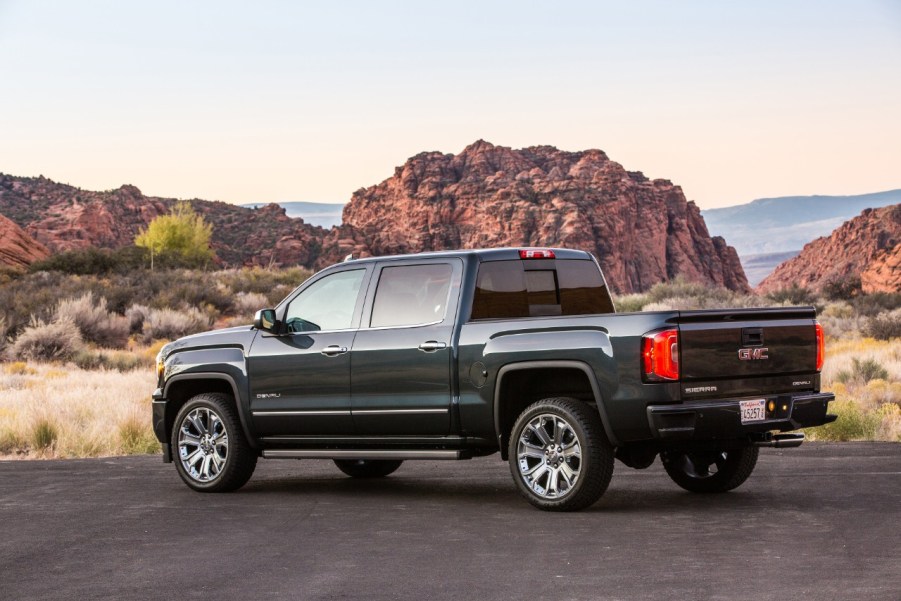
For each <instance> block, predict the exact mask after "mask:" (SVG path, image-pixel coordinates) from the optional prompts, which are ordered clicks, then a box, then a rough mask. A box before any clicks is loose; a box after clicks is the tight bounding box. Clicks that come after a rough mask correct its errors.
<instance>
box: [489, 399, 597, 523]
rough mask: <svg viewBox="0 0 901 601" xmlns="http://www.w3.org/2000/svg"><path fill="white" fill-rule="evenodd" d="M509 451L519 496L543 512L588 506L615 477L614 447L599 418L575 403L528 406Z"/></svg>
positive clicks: (554, 401)
mask: <svg viewBox="0 0 901 601" xmlns="http://www.w3.org/2000/svg"><path fill="white" fill-rule="evenodd" d="M552 447H553V448H552ZM507 452H508V462H509V463H510V472H511V474H512V475H513V481H514V482H516V487H517V488H518V489H519V492H520V493H521V494H522V495H523V496H524V497H525V498H526V499H527V500H528V501H529V503H531V504H532V505H534V506H535V507H537V508H539V509H543V510H545V511H577V510H579V509H583V508H585V507H588V506H589V505H592V504H593V503H594V502H595V501H597V500H598V499H600V498H601V495H603V494H604V491H605V490H607V486H608V485H609V484H610V478H611V477H612V476H613V447H611V446H610V443H609V442H608V440H607V435H606V434H605V433H604V425H603V424H602V423H601V418H600V416H599V415H598V413H597V411H596V410H594V409H593V408H591V407H589V406H588V405H586V404H585V403H582V402H580V401H577V400H576V399H571V398H566V397H558V398H549V399H543V400H540V401H538V402H537V403H534V404H532V405H529V406H528V407H526V409H525V411H523V412H522V413H521V414H520V416H519V418H518V419H517V420H516V423H515V424H514V425H513V430H512V432H511V434H510V443H509V445H508V447H507ZM536 474H538V475H537V476H536Z"/></svg>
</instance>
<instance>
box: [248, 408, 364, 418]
mask: <svg viewBox="0 0 901 601" xmlns="http://www.w3.org/2000/svg"><path fill="white" fill-rule="evenodd" d="M269 415H350V411H331V410H326V409H322V410H319V409H310V410H308V411H303V410H301V411H254V412H253V416H254V417H266V416H269Z"/></svg>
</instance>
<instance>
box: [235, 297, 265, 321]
mask: <svg viewBox="0 0 901 601" xmlns="http://www.w3.org/2000/svg"><path fill="white" fill-rule="evenodd" d="M233 305H234V309H235V313H236V314H237V316H238V317H245V316H252V315H253V314H254V313H256V312H257V311H259V310H260V309H265V308H267V307H269V299H268V298H266V295H265V294H262V293H260V292H239V293H237V294H236V295H235V299H234V303H233Z"/></svg>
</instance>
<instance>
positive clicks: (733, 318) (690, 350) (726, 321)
mask: <svg viewBox="0 0 901 601" xmlns="http://www.w3.org/2000/svg"><path fill="white" fill-rule="evenodd" d="M815 317H816V311H815V310H814V308H813V307H790V308H774V309H735V310H728V311H683V312H681V313H680V314H679V348H680V373H681V379H682V380H683V381H701V380H703V381H710V380H718V379H721V378H726V379H729V378H733V379H741V378H758V377H760V378H766V377H767V376H790V375H797V374H813V373H815V372H816V361H817V341H816V331H815V329H814V324H815ZM796 386H797V385H796Z"/></svg>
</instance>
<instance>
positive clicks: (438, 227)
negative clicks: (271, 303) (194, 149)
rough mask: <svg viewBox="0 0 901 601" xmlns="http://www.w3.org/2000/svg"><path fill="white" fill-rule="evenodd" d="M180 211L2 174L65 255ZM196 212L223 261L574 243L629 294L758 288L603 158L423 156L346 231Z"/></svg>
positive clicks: (220, 208)
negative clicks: (675, 281)
mask: <svg viewBox="0 0 901 601" xmlns="http://www.w3.org/2000/svg"><path fill="white" fill-rule="evenodd" d="M174 202H175V201H174V199H169V198H157V197H148V196H144V195H143V194H141V192H140V191H139V190H138V189H137V188H135V187H134V186H122V187H121V188H118V189H116V190H110V191H107V192H90V191H86V190H81V189H79V188H74V187H72V186H67V185H64V184H58V183H55V182H52V181H50V180H48V179H45V178H43V177H39V178H21V177H12V176H5V175H2V174H0V214H3V215H6V216H7V217H9V218H10V219H12V220H13V221H15V222H16V223H17V224H18V225H20V226H21V227H23V228H24V229H25V230H26V231H27V232H28V233H29V234H31V235H32V236H33V237H34V238H35V239H36V240H38V241H39V242H41V243H43V244H45V245H46V246H47V247H49V248H50V249H51V250H52V251H57V252H58V251H63V250H68V249H73V248H83V247H87V246H98V247H105V248H116V247H121V246H125V245H127V244H130V243H131V242H132V241H133V239H134V236H135V234H136V233H137V232H138V231H139V230H140V229H141V228H142V227H144V226H145V225H147V224H148V223H150V221H151V220H152V219H153V218H154V217H156V216H158V215H161V214H163V213H165V212H166V211H167V210H168V209H169V207H170V206H172V204H173V203H174ZM191 203H192V205H193V206H194V208H195V209H196V210H197V211H198V212H200V213H201V214H203V216H204V217H205V219H207V221H209V222H210V223H212V224H213V239H212V245H213V248H214V250H215V251H216V254H217V256H218V257H219V259H220V261H221V262H222V263H223V264H224V265H297V264H300V265H305V266H308V267H322V266H324V265H327V264H329V263H331V262H335V261H340V260H341V259H343V258H344V256H346V255H347V254H349V253H351V252H353V253H355V254H356V255H357V256H368V255H384V254H391V253H405V252H419V251H428V250H442V249H449V248H478V247H497V246H525V245H528V246H569V247H573V248H580V249H584V250H587V251H591V252H593V253H594V254H595V255H596V256H597V257H598V259H599V261H600V262H601V266H602V267H603V268H604V270H605V273H606V275H607V280H608V282H609V283H610V285H611V287H612V288H613V289H614V290H616V291H617V292H621V293H627V292H636V291H642V290H647V289H648V288H650V287H651V286H653V285H654V284H656V283H658V282H662V281H666V280H668V279H670V278H673V277H675V276H676V275H680V274H681V275H684V276H685V277H687V278H688V279H690V280H693V281H699V282H704V283H708V284H716V285H720V286H725V287H727V288H731V289H733V290H741V291H746V290H748V289H749V287H748V282H747V279H746V278H745V274H744V271H743V270H742V267H741V264H740V263H739V260H738V256H737V254H736V253H735V250H734V249H733V248H732V247H730V246H727V245H726V243H725V241H724V240H723V239H722V238H719V237H713V238H711V237H710V235H709V233H708V231H707V227H706V225H705V224H704V220H703V218H702V217H701V214H700V211H699V210H698V207H697V206H695V204H694V203H692V202H688V201H686V199H685V196H684V194H683V193H682V190H681V188H679V186H675V185H673V184H672V183H671V182H669V181H667V180H659V179H658V180H649V179H648V178H646V177H645V176H644V175H642V174H641V173H639V172H634V171H626V170H625V169H623V167H622V166H621V165H619V164H618V163H615V162H613V161H611V160H610V159H609V158H608V157H607V155H606V154H604V153H603V152H602V151H600V150H586V151H582V152H564V151H560V150H557V149H556V148H553V147H550V146H535V147H531V148H524V149H521V150H514V149H511V148H506V147H503V146H494V145H492V144H489V143H487V142H484V141H478V142H476V143H474V144H472V145H470V146H469V147H467V148H466V149H464V150H463V151H462V152H461V153H459V154H457V155H452V154H442V153H439V152H426V153H422V154H419V155H416V156H415V157H413V158H411V159H409V160H408V161H407V162H406V163H405V164H404V165H403V166H401V167H398V168H397V169H395V172H394V175H393V176H392V177H389V178H388V179H386V180H385V181H383V182H382V183H380V184H378V185H375V186H372V187H369V188H365V189H361V190H358V191H357V192H355V193H354V194H353V196H352V198H351V200H350V202H349V203H348V205H347V206H346V207H345V209H344V223H343V225H342V226H340V227H338V228H333V229H332V230H329V231H326V230H323V229H322V228H318V227H313V226H310V225H307V224H305V223H304V222H303V221H302V220H301V219H292V218H289V217H287V216H286V215H285V212H284V210H283V209H281V208H279V207H277V206H275V205H269V206H266V207H263V208H260V209H256V210H252V209H247V208H243V207H238V206H234V205H229V204H225V203H222V202H210V201H204V200H192V201H191Z"/></svg>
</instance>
